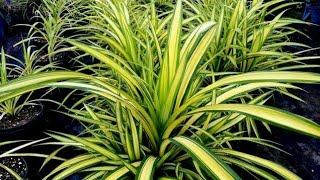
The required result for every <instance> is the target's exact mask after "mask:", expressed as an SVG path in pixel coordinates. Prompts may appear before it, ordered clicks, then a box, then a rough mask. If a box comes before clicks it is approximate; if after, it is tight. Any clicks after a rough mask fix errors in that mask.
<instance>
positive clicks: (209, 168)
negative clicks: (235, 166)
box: [171, 136, 241, 180]
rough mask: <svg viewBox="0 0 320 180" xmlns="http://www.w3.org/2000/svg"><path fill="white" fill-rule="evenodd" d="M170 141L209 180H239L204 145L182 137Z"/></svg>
mask: <svg viewBox="0 0 320 180" xmlns="http://www.w3.org/2000/svg"><path fill="white" fill-rule="evenodd" d="M171 141H172V142H173V143H174V144H176V145H177V146H179V147H180V148H182V149H183V150H185V151H186V152H187V153H188V155H189V156H191V157H192V159H193V160H195V161H196V162H198V163H199V165H200V166H201V168H203V169H204V170H205V172H206V173H207V174H208V175H209V176H210V177H211V178H218V179H225V180H229V179H238V180H239V179H241V178H240V177H239V176H238V175H237V174H236V173H235V172H234V171H233V170H232V169H231V168H230V167H229V166H228V165H227V164H225V163H224V162H223V161H222V160H221V159H220V158H218V156H216V155H215V154H213V153H212V152H210V150H209V149H207V147H206V146H205V145H203V144H200V143H198V142H196V141H195V140H193V139H190V138H187V137H184V136H177V137H174V138H172V139H171Z"/></svg>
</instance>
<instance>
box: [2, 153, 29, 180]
mask: <svg viewBox="0 0 320 180" xmlns="http://www.w3.org/2000/svg"><path fill="white" fill-rule="evenodd" d="M0 164H2V165H5V166H6V167H8V168H10V169H11V170H13V171H14V172H16V173H17V174H18V175H19V176H20V177H22V178H23V179H24V178H26V177H27V174H28V166H27V163H26V161H25V160H24V158H22V157H5V158H0ZM0 180H15V178H14V177H13V176H12V175H11V174H10V173H9V172H8V171H6V170H4V169H3V168H1V167H0Z"/></svg>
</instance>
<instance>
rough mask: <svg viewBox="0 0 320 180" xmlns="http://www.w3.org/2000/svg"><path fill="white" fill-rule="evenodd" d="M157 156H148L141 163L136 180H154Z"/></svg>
mask: <svg viewBox="0 0 320 180" xmlns="http://www.w3.org/2000/svg"><path fill="white" fill-rule="evenodd" d="M156 162H157V158H156V157H154V156H149V157H147V158H146V159H145V160H144V161H143V162H142V164H141V165H140V167H141V168H140V171H139V174H138V175H137V176H136V180H152V179H153V173H154V171H155V169H156Z"/></svg>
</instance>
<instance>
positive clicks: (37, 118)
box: [0, 104, 43, 141]
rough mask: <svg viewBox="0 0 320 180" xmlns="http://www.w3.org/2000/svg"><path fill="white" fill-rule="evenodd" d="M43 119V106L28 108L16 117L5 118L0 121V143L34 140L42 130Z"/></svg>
mask: <svg viewBox="0 0 320 180" xmlns="http://www.w3.org/2000/svg"><path fill="white" fill-rule="evenodd" d="M42 117H43V105H42V104H40V105H32V106H31V105H30V106H26V107H25V108H23V109H22V110H21V112H20V113H19V114H18V115H17V116H16V117H9V116H4V117H3V118H2V120H0V141H8V140H16V139H30V138H32V137H33V136H34V135H36V134H37V133H38V134H39V132H40V131H41V130H42V127H43V126H42V125H41V124H42V122H41V120H42ZM10 123H11V125H10Z"/></svg>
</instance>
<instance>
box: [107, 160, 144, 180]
mask: <svg viewBox="0 0 320 180" xmlns="http://www.w3.org/2000/svg"><path fill="white" fill-rule="evenodd" d="M140 164H141V161H138V162H134V163H132V164H131V165H132V166H134V167H138V166H139V165H140ZM128 172H129V169H128V168H127V167H126V166H123V167H121V168H118V169H116V170H114V171H113V172H111V173H110V174H108V175H107V177H106V178H105V180H114V179H119V178H121V177H123V176H124V175H126V174H127V173H128Z"/></svg>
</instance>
